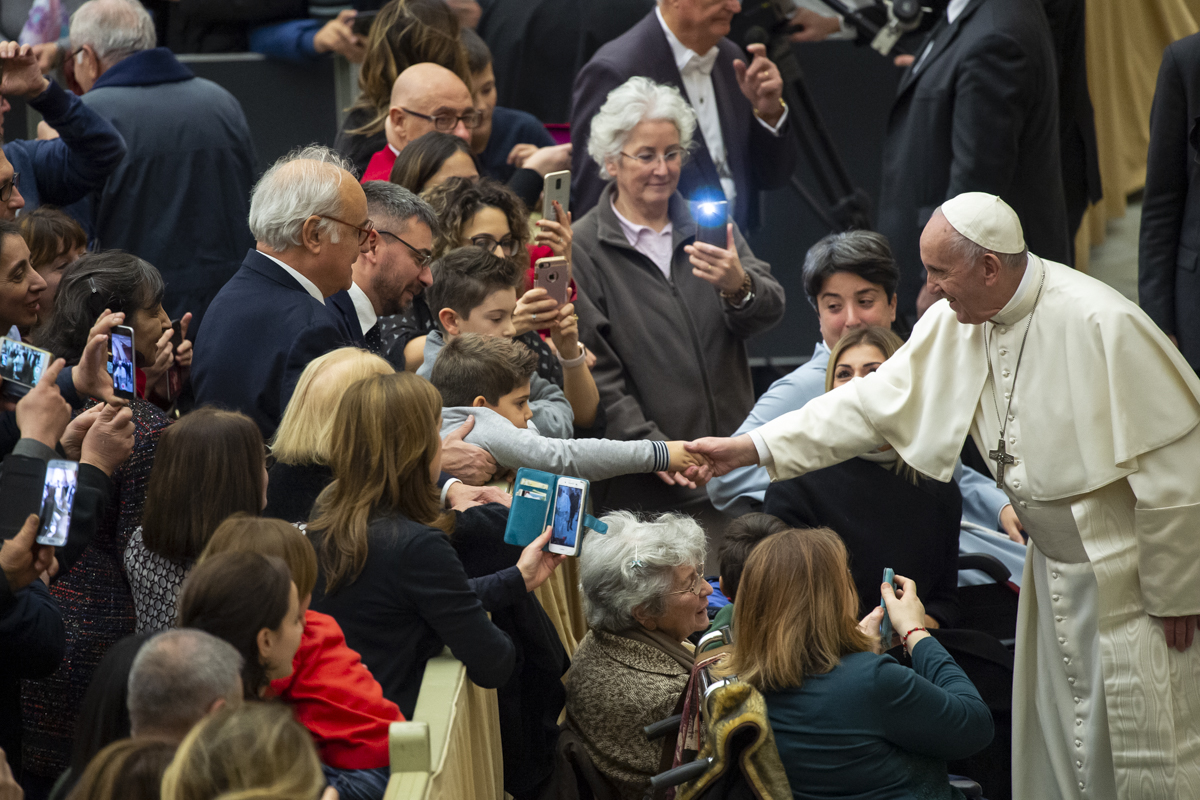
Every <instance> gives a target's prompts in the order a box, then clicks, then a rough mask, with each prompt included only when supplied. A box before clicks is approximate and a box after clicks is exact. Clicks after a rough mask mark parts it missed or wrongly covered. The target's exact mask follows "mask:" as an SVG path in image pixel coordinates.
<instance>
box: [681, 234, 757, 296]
mask: <svg viewBox="0 0 1200 800" xmlns="http://www.w3.org/2000/svg"><path fill="white" fill-rule="evenodd" d="M683 252H685V253H687V254H688V256H689V258H688V261H690V262H691V264H692V274H693V275H695V276H696V277H697V278H702V279H703V280H706V281H708V282H709V283H711V284H712V285H713V286H715V287H717V288H718V289H720V290H721V291H722V292H725V293H726V294H733V293H735V292H736V291H737V290H738V289H740V288H742V282H743V281H745V280H746V271H745V270H744V269H742V261H741V259H740V258H738V254H737V247H736V246H735V245H734V243H733V223H732V222H731V223H729V224H728V225H727V226H726V228H725V247H717V246H716V245H712V244H708V243H706V242H696V243H695V244H689V245H685V246H684V248H683Z"/></svg>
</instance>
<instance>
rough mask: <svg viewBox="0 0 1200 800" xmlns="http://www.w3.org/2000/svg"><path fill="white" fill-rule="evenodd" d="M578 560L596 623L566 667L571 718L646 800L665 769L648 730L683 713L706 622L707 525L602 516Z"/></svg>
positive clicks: (607, 773)
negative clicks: (695, 645) (696, 639)
mask: <svg viewBox="0 0 1200 800" xmlns="http://www.w3.org/2000/svg"><path fill="white" fill-rule="evenodd" d="M604 521H605V522H606V523H608V533H607V534H606V535H603V536H594V535H593V536H589V537H587V538H586V539H585V540H584V542H583V550H582V553H581V554H580V558H579V572H580V584H581V586H582V589H583V601H584V610H585V612H586V614H587V621H588V625H589V627H590V628H591V630H590V631H589V632H588V634H587V635H586V636H585V637H584V638H583V641H582V642H580V644H579V648H578V650H576V651H575V656H574V658H573V659H572V666H571V671H570V673H568V675H567V725H568V727H570V728H571V730H573V731H574V732H575V734H576V735H578V736H579V738H580V739H581V740H582V742H583V746H584V749H585V750H586V751H587V754H588V756H589V757H590V759H591V761H592V763H593V764H594V765H595V766H596V768H597V769H598V770H599V771H600V772H601V773H602V774H603V775H604V777H605V778H607V779H608V781H609V782H610V783H611V785H612V786H613V787H614V788H615V789H616V790H617V793H618V794H619V796H620V797H622V798H624V799H627V800H641V798H642V795H643V793H644V792H645V789H646V786H647V785H648V783H649V780H650V778H651V777H652V776H653V775H654V774H655V773H657V772H659V771H660V761H661V759H660V756H661V753H662V745H661V743H660V742H650V741H648V740H647V739H646V737H645V735H644V734H643V732H642V728H643V727H644V726H646V725H649V724H651V723H654V722H657V721H659V720H661V719H663V718H664V717H668V716H670V715H671V714H673V713H677V710H676V704H677V703H678V702H679V698H680V695H681V693H682V692H683V689H684V686H686V685H687V681H688V676H689V675H690V673H691V669H692V661H693V658H694V656H693V652H692V647H691V645H690V644H686V643H685V642H684V640H685V639H687V637H689V636H691V635H692V634H693V633H695V632H697V631H702V630H704V629H706V628H707V627H708V613H707V607H708V596H709V595H710V594H712V587H711V586H709V584H708V582H707V581H706V580H705V579H704V575H703V569H704V556H705V538H704V531H703V530H701V528H700V526H699V525H697V524H696V523H695V521H694V520H692V519H691V518H690V517H687V516H683V515H679V514H663V515H661V516H659V517H656V518H654V519H652V520H639V519H638V518H637V517H636V516H634V515H633V514H631V513H629V512H617V513H614V514H610V515H608V516H606V517H605V518H604Z"/></svg>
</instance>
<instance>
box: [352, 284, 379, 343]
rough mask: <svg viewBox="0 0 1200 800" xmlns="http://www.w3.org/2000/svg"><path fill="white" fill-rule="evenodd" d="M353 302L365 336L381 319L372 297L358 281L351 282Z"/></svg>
mask: <svg viewBox="0 0 1200 800" xmlns="http://www.w3.org/2000/svg"><path fill="white" fill-rule="evenodd" d="M348 294H349V295H350V300H351V302H353V303H354V313H355V314H356V315H357V316H358V326H359V327H360V328H362V333H363V336H366V335H367V331H369V330H371V328H374V327H375V323H376V322H378V321H379V315H378V314H376V313H375V307H374V306H373V305H371V300H370V298H368V297H367V293H366V292H364V291H363V290H362V288H361V287H359V285H358V284H357V283H354V282H353V281H351V282H350V291H349V292H348Z"/></svg>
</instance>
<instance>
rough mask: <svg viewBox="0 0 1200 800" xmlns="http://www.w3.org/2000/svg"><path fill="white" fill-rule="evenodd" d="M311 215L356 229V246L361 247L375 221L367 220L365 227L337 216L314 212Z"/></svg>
mask: <svg viewBox="0 0 1200 800" xmlns="http://www.w3.org/2000/svg"><path fill="white" fill-rule="evenodd" d="M313 216H316V217H320V218H321V219H328V220H332V221H334V222H340V223H341V224H343V225H345V226H346V227H348V228H354V230H356V231H358V246H359V247H362V246H363V245H364V244H366V243H367V239H370V238H371V231H373V230H375V223H374V222H371V220H367V224H366V227H359V226H358V225H355V224H354V223H353V222H346V220H344V219H338V218H337V217H331V216H329V215H328V214H314V215H313Z"/></svg>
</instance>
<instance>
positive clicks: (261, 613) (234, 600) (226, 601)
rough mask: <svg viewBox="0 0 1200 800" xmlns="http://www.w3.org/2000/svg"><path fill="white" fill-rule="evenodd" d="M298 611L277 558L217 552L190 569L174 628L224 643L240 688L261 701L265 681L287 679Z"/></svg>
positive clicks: (299, 631) (299, 625)
mask: <svg viewBox="0 0 1200 800" xmlns="http://www.w3.org/2000/svg"><path fill="white" fill-rule="evenodd" d="M304 611H305V609H303V608H301V606H300V598H299V596H298V592H297V589H296V584H295V583H294V582H293V581H292V573H291V570H289V569H288V565H287V564H286V563H285V562H284V560H283V559H282V558H278V557H276V556H264V555H260V554H258V553H238V552H229V553H217V554H216V555H213V556H211V557H208V558H205V559H204V561H203V562H201V563H200V564H199V565H197V566H196V568H195V569H193V570H192V572H191V574H190V575H188V578H187V580H186V581H184V583H183V591H182V592H180V594H179V627H181V628H198V629H200V630H202V631H205V632H207V633H211V634H212V635H213V636H216V637H219V638H221V639H224V640H225V641H227V642H229V643H230V644H231V645H233V646H234V647H235V648H236V649H237V651H238V652H239V653H241V655H242V689H243V690H244V692H245V697H246V699H248V700H258V699H261V698H262V696H263V693H264V692H265V691H266V690H267V686H268V685H269V684H270V682H271V681H273V680H276V679H277V678H286V677H287V676H288V675H291V674H292V659H293V658H295V656H296V650H298V649H299V647H300V638H301V636H303V634H304Z"/></svg>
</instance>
